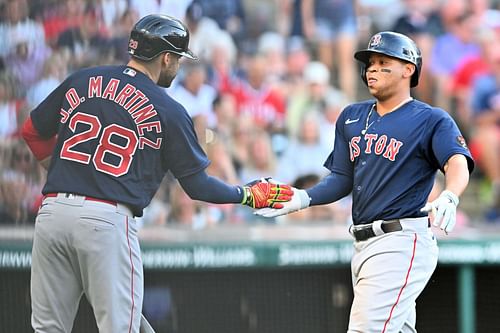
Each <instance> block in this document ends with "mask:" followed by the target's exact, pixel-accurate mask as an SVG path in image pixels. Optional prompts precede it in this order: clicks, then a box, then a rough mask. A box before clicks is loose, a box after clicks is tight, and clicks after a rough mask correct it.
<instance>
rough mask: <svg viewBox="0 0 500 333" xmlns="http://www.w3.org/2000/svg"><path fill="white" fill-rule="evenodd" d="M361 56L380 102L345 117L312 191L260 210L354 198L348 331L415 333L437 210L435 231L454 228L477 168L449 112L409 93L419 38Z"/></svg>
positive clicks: (383, 37) (391, 42)
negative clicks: (439, 176)
mask: <svg viewBox="0 0 500 333" xmlns="http://www.w3.org/2000/svg"><path fill="white" fill-rule="evenodd" d="M354 57H355V58H356V59H357V60H358V61H360V62H361V64H362V80H363V82H364V83H365V84H366V85H367V86H368V89H369V91H370V94H371V95H372V96H373V97H375V101H373V100H369V101H365V102H360V103H355V104H352V105H349V106H347V107H346V108H345V109H344V110H343V111H342V113H341V115H340V117H339V119H338V120H337V125H336V129H335V144H334V148H333V151H332V152H331V154H330V156H329V157H328V159H327V160H326V162H325V166H326V167H327V168H328V169H329V170H330V171H331V173H330V174H329V175H328V176H326V177H325V178H324V179H323V180H322V181H321V182H320V183H319V184H317V185H315V186H314V187H311V188H309V189H306V190H298V189H295V188H293V190H294V192H295V195H294V196H293V198H292V200H291V201H290V202H288V203H285V204H284V206H285V207H284V208H283V209H279V210H277V209H272V208H264V209H260V210H258V211H257V212H256V213H257V214H259V215H262V216H268V217H273V216H278V215H283V214H285V213H288V212H292V211H296V210H299V209H303V208H306V207H308V206H310V205H322V204H327V203H330V202H333V201H336V200H338V199H340V198H342V197H344V196H346V195H347V194H349V193H352V197H353V206H352V218H353V222H354V223H353V226H352V227H351V229H350V232H351V234H352V236H353V237H354V239H355V242H354V255H353V258H352V261H351V272H352V283H353V288H354V300H353V303H352V307H351V313H350V319H349V328H348V332H349V333H354V332H357V333H370V332H377V333H381V332H382V333H389V332H393V333H399V332H416V329H415V321H416V311H415V301H416V299H417V297H418V296H419V295H420V293H421V292H422V290H423V289H424V287H425V285H426V284H427V282H428V281H429V279H430V277H431V275H432V273H433V272H434V269H435V268H436V264H437V258H438V248H437V244H436V240H435V238H434V235H433V234H432V232H431V229H430V228H429V227H430V225H429V218H428V213H429V212H430V213H431V218H433V223H434V225H436V226H439V227H440V228H441V229H443V230H444V231H445V232H446V233H448V232H450V231H452V229H453V227H454V225H455V215H456V209H457V205H458V201H459V200H458V197H459V195H460V194H461V193H462V192H463V191H464V189H465V188H466V186H467V184H468V181H469V173H470V172H471V171H472V169H473V167H474V162H473V161H472V159H471V156H470V153H469V151H468V149H467V146H466V145H465V141H464V139H463V137H462V135H461V134H460V131H459V129H458V128H457V125H456V124H455V122H454V121H453V119H452V118H451V117H450V116H449V115H448V113H446V112H445V111H443V110H441V109H438V108H435V107H432V106H429V105H427V104H425V103H423V102H420V101H418V100H415V99H413V98H412V97H411V96H410V87H415V86H416V85H417V84H418V78H419V74H420V71H421V67H422V58H421V53H420V50H419V49H418V47H417V46H416V45H415V43H414V42H413V41H412V40H411V39H410V38H408V37H407V36H405V35H401V34H398V33H394V32H380V33H377V34H375V35H374V36H372V38H371V39H370V41H369V44H368V47H367V48H366V49H365V50H361V51H358V52H356V53H355V54H354ZM437 170H441V171H442V172H444V174H445V183H446V184H445V190H444V191H443V192H442V193H441V194H440V196H439V197H438V198H437V199H436V200H435V201H433V202H430V203H426V201H427V198H428V195H429V193H430V191H431V189H432V187H433V184H434V179H435V175H436V172H437Z"/></svg>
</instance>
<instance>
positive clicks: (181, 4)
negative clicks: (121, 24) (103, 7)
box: [127, 0, 198, 54]
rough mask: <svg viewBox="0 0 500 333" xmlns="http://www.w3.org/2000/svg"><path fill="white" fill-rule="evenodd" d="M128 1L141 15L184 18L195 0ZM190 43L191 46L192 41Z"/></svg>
mask: <svg viewBox="0 0 500 333" xmlns="http://www.w3.org/2000/svg"><path fill="white" fill-rule="evenodd" d="M127 2H128V3H129V8H131V9H133V10H134V11H135V12H137V14H138V16H139V17H144V16H146V15H149V14H166V15H170V16H173V17H178V18H181V19H182V18H183V17H184V16H185V15H186V10H187V8H188V6H189V5H190V4H191V3H192V2H193V0H127ZM190 31H191V29H190ZM189 44H190V46H191V43H189ZM195 54H198V53H195Z"/></svg>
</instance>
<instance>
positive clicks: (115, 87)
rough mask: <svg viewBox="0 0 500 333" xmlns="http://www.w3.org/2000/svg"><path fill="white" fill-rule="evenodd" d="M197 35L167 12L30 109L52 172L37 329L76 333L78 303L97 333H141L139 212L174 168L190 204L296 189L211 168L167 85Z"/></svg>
mask: <svg viewBox="0 0 500 333" xmlns="http://www.w3.org/2000/svg"><path fill="white" fill-rule="evenodd" d="M188 44H189V32H188V30H187V28H186V27H185V26H184V24H183V23H181V21H179V20H177V19H175V18H173V17H169V16H162V15H149V16H146V17H144V18H142V19H141V20H139V21H138V22H137V23H136V24H135V26H134V28H133V30H132V32H131V35H130V40H129V53H130V55H131V58H130V61H129V63H128V64H127V65H123V66H101V67H95V68H88V69H83V70H80V71H78V72H75V73H73V74H72V75H70V76H69V77H68V78H67V79H66V80H65V81H64V82H63V83H62V84H61V85H60V86H59V87H58V88H56V89H55V90H54V91H53V92H52V93H51V94H50V95H49V96H48V97H47V98H46V99H45V100H44V101H43V102H42V103H41V104H40V105H39V106H37V107H36V108H35V109H34V110H33V111H32V112H31V114H30V117H29V118H28V119H27V121H26V122H25V124H24V125H23V137H24V138H25V140H26V141H27V143H28V145H29V146H30V148H31V150H32V151H33V153H34V154H35V156H36V157H37V159H38V160H40V161H41V163H42V164H43V165H44V166H46V167H47V168H48V174H47V182H46V184H45V186H44V188H43V194H44V195H45V198H44V200H43V203H42V205H41V207H40V210H39V212H38V215H37V218H36V223H35V235H34V241H33V252H32V256H33V257H32V268H31V298H32V326H33V328H34V330H35V332H51V333H52V332H71V329H72V326H73V321H74V318H75V315H76V313H77V310H78V304H79V301H80V298H81V296H82V295H83V294H84V293H85V295H86V297H87V299H88V300H89V302H90V304H91V305H92V308H93V310H94V314H95V318H96V321H97V326H98V327H99V331H100V332H106V333H125V332H138V331H139V326H140V320H141V309H142V299H143V270H142V261H141V255H140V248H139V241H138V238H137V225H136V223H135V220H134V217H135V216H141V215H142V211H143V208H144V207H146V206H147V205H148V204H149V202H150V201H151V198H152V197H153V195H154V194H155V192H156V191H157V189H158V187H159V184H160V182H161V180H162V179H163V177H164V175H165V173H166V172H167V171H168V170H170V171H171V172H172V173H173V175H174V176H175V177H176V178H177V179H178V180H179V182H180V184H181V186H182V187H183V188H184V190H185V191H186V193H187V194H188V195H189V196H190V197H191V198H193V199H196V200H202V201H207V202H212V203H242V204H244V205H247V206H251V207H253V208H262V207H280V206H281V205H282V203H281V202H283V201H287V200H290V195H291V194H293V193H292V190H291V189H290V187H288V186H285V185H275V184H271V183H269V182H267V181H264V180H262V181H256V182H253V183H252V184H248V185H245V186H233V185H229V184H226V183H224V182H222V181H221V180H219V179H217V178H214V177H210V176H209V175H207V174H206V172H205V168H206V167H207V166H208V164H209V160H208V159H207V157H206V155H205V153H204V152H203V150H202V149H201V147H200V145H199V144H198V140H197V137H196V135H195V132H194V129H193V123H192V120H191V118H190V117H189V116H188V114H187V112H186V110H185V109H184V107H183V106H181V105H180V104H178V103H177V102H175V101H174V100H173V99H171V98H170V97H169V96H168V95H167V94H166V93H165V91H164V89H163V88H162V87H168V86H170V84H171V82H172V80H173V79H174V77H175V75H176V73H177V70H178V68H179V59H180V58H181V56H185V57H187V58H191V59H194V58H195V56H194V55H193V54H192V52H191V51H190V50H189V49H188Z"/></svg>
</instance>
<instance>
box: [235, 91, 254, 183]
mask: <svg viewBox="0 0 500 333" xmlns="http://www.w3.org/2000/svg"><path fill="white" fill-rule="evenodd" d="M231 97H232V96H231ZM257 130H258V129H257V127H256V126H255V124H254V122H253V119H252V117H251V116H250V115H237V116H236V123H235V127H234V130H233V133H232V138H231V140H230V142H229V152H230V154H231V158H232V160H233V165H234V168H235V170H236V173H237V175H238V176H239V177H240V179H241V172H242V169H243V168H244V167H245V166H246V165H248V163H250V151H249V149H248V147H250V144H251V143H252V138H253V134H254V133H255V132H256V131H257Z"/></svg>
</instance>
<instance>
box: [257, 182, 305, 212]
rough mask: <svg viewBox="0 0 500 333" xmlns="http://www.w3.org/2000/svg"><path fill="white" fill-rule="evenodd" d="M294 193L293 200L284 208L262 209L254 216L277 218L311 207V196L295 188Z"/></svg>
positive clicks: (285, 203)
mask: <svg viewBox="0 0 500 333" xmlns="http://www.w3.org/2000/svg"><path fill="white" fill-rule="evenodd" d="M292 191H293V196H292V200H290V201H288V202H284V203H283V208H279V209H276V208H262V209H259V210H257V211H255V212H254V214H255V215H259V216H264V217H276V216H281V215H286V214H288V213H292V212H296V211H298V210H301V209H304V208H307V207H309V204H310V203H311V198H309V194H307V192H306V191H305V190H299V189H297V188H295V187H292Z"/></svg>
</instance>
